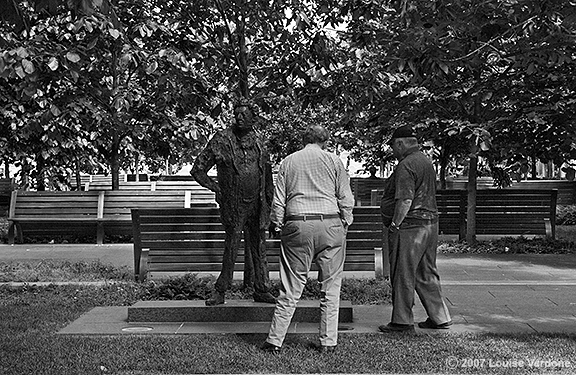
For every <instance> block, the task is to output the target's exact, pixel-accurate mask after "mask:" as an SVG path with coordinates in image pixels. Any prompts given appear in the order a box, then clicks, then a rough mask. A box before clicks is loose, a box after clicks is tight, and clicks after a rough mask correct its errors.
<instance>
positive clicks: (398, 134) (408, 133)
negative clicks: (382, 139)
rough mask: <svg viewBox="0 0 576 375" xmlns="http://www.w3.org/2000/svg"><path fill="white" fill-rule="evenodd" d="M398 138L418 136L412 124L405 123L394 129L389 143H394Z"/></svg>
mask: <svg viewBox="0 0 576 375" xmlns="http://www.w3.org/2000/svg"><path fill="white" fill-rule="evenodd" d="M396 138H416V133H415V132H414V129H412V127H411V126H410V125H403V126H400V127H399V128H396V129H395V130H394V133H392V138H390V140H389V141H388V144H389V145H391V144H392V143H394V140H395V139H396Z"/></svg>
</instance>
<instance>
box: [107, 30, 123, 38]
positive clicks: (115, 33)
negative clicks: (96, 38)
mask: <svg viewBox="0 0 576 375" xmlns="http://www.w3.org/2000/svg"><path fill="white" fill-rule="evenodd" d="M108 34H110V36H111V37H112V38H114V39H118V38H119V37H120V31H118V30H116V29H108Z"/></svg>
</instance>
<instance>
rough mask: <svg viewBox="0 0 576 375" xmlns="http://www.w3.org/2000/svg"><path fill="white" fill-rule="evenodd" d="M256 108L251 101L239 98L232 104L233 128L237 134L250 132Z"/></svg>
mask: <svg viewBox="0 0 576 375" xmlns="http://www.w3.org/2000/svg"><path fill="white" fill-rule="evenodd" d="M257 113H258V112H257V107H256V105H255V104H254V102H252V101H251V100H249V99H247V98H240V99H238V100H237V101H236V103H234V119H235V120H236V121H235V124H234V128H235V130H236V131H238V132H248V131H250V130H252V125H253V123H254V117H255V116H256V115H257Z"/></svg>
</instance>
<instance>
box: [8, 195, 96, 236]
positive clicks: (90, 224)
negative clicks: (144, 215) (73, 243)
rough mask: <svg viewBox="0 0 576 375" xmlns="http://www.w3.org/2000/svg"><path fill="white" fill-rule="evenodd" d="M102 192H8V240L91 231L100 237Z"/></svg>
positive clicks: (80, 233) (91, 233) (90, 232)
mask: <svg viewBox="0 0 576 375" xmlns="http://www.w3.org/2000/svg"><path fill="white" fill-rule="evenodd" d="M103 205H104V192H103V191H102V192H99V191H18V190H15V191H13V192H12V200H11V203H10V210H9V213H8V222H9V227H8V243H9V244H14V241H15V237H16V236H17V238H18V242H20V243H22V242H23V240H24V236H23V234H24V233H26V235H28V236H33V237H38V236H44V237H53V236H62V235H70V234H77V235H93V236H96V238H97V242H98V243H102V241H103V240H104V231H103V228H102V226H101V219H102V208H103Z"/></svg>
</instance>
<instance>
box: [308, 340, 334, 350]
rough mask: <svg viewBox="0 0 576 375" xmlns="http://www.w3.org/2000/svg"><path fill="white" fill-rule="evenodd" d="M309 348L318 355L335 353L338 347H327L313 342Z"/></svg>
mask: <svg viewBox="0 0 576 375" xmlns="http://www.w3.org/2000/svg"><path fill="white" fill-rule="evenodd" d="M309 347H310V349H313V350H316V351H317V352H318V353H334V352H335V351H336V345H333V346H326V345H320V344H316V343H313V342H311V343H310V345H309Z"/></svg>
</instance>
